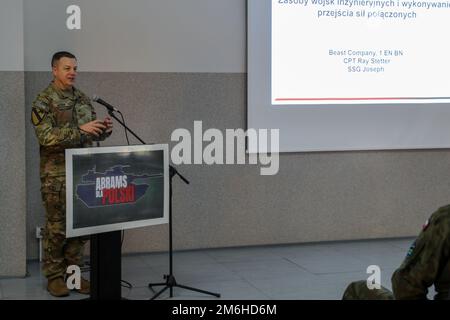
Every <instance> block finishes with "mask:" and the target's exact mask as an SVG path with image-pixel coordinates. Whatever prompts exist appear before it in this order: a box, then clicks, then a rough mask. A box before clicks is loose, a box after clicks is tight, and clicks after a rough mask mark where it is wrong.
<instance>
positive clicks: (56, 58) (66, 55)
mask: <svg viewBox="0 0 450 320" xmlns="http://www.w3.org/2000/svg"><path fill="white" fill-rule="evenodd" d="M61 58H71V59H75V60H76V59H77V57H75V55H74V54H72V53H70V52H67V51H59V52H57V53H55V54H54V55H53V57H52V68H53V67H54V66H56V63H57V62H58V61H59V60H60V59H61Z"/></svg>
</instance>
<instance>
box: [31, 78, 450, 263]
mask: <svg viewBox="0 0 450 320" xmlns="http://www.w3.org/2000/svg"><path fill="white" fill-rule="evenodd" d="M49 80H50V75H49V73H43V72H27V73H26V87H27V94H26V101H27V103H26V105H27V111H26V112H27V114H28V113H29V112H30V104H31V101H32V100H33V98H34V97H35V95H36V94H37V93H38V91H39V90H41V89H43V88H44V87H45V86H46V85H47V83H48V81H49ZM78 86H79V87H80V88H81V89H82V90H84V91H85V92H86V93H88V94H89V95H92V94H94V93H96V94H98V95H100V96H101V97H102V98H104V99H105V100H106V101H109V102H110V103H112V104H114V105H116V106H118V107H119V108H120V109H121V110H122V111H123V113H124V114H125V116H126V120H127V123H128V124H129V125H130V126H131V127H133V128H135V131H136V132H137V133H138V134H140V135H141V136H142V138H143V139H144V140H146V141H147V142H168V141H169V139H170V135H171V133H172V131H173V130H174V129H177V128H187V129H189V130H193V122H194V121H195V120H203V128H204V130H206V129H207V128H218V129H221V130H224V129H226V128H245V124H246V119H245V114H246V75H245V74H208V73H207V74H201V73H195V74H194V73H183V74H180V73H178V74H167V73H81V74H80V75H79V82H78ZM96 108H97V110H98V114H99V116H101V117H102V116H104V115H105V112H104V111H103V107H102V106H100V105H96ZM132 141H133V143H135V144H136V143H137V141H135V140H132ZM124 143H125V138H124V134H123V132H122V130H120V129H119V128H118V127H116V129H115V132H114V133H113V136H112V137H111V139H110V140H109V141H108V143H105V145H122V144H124ZM171 145H172V146H173V143H172V144H171ZM27 151H28V153H27V155H28V156H27V169H28V172H29V173H30V174H29V175H28V177H29V181H28V184H29V191H28V227H29V234H28V248H29V251H28V252H29V257H36V255H37V247H36V241H35V240H34V239H33V233H32V230H34V226H35V225H36V224H39V223H42V220H43V209H42V205H41V201H40V195H39V174H38V153H37V144H36V139H35V137H34V133H33V132H32V129H31V126H30V124H29V122H28V121H27ZM449 163H450V152H449V151H447V150H435V151H433V150H423V151H386V152H384V151H380V152H327V153H308V154H283V155H281V159H280V172H279V173H278V175H276V176H260V174H259V173H260V172H259V167H258V166H253V165H232V166H207V165H182V166H179V169H180V171H181V172H182V173H183V174H185V175H186V177H187V178H188V179H190V180H191V182H192V183H191V185H189V186H187V185H184V184H183V183H182V182H181V181H180V180H178V179H177V178H175V180H174V182H175V183H174V212H173V214H174V247H175V248H176V249H192V248H209V247H227V246H244V245H259V244H279V243H296V242H311V241H326V240H330V241H331V240H348V239H363V238H384V237H402V236H412V235H416V234H417V233H418V232H419V231H420V227H421V225H422V224H423V222H424V221H425V220H426V219H427V218H428V216H429V214H430V213H431V212H432V211H433V210H435V209H437V208H438V207H439V206H441V205H445V204H447V203H448V202H449V196H448V195H449V190H450V182H449V181H450V170H449ZM167 235H168V228H167V225H163V226H156V227H149V228H143V229H137V230H132V231H128V232H127V233H126V240H125V243H124V252H145V251H157V250H166V249H167V244H168V242H167Z"/></svg>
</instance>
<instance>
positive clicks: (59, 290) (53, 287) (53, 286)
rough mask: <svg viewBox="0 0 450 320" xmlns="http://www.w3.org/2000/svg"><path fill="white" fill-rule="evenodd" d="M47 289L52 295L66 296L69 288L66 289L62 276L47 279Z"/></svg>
mask: <svg viewBox="0 0 450 320" xmlns="http://www.w3.org/2000/svg"><path fill="white" fill-rule="evenodd" d="M47 290H48V292H50V294H51V295H52V296H55V297H66V296H68V295H69V292H70V291H69V289H67V286H66V283H65V282H64V279H63V277H58V278H54V279H49V280H48V284H47Z"/></svg>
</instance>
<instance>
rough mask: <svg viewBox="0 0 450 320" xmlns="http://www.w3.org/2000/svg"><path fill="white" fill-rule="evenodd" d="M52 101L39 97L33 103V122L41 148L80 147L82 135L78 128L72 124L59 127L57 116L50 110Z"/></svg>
mask: <svg viewBox="0 0 450 320" xmlns="http://www.w3.org/2000/svg"><path fill="white" fill-rule="evenodd" d="M49 104H50V101H49V100H47V99H46V98H45V97H38V98H37V99H36V100H35V101H34V102H33V108H32V110H31V122H32V124H33V126H34V130H35V133H36V136H37V138H38V140H39V144H40V145H41V146H47V147H50V146H63V147H71V146H75V145H79V144H80V142H81V139H82V135H81V133H80V130H79V128H78V127H75V126H73V125H71V124H70V123H67V124H65V125H64V126H57V124H56V119H55V115H54V113H53V112H51V110H50V105H49Z"/></svg>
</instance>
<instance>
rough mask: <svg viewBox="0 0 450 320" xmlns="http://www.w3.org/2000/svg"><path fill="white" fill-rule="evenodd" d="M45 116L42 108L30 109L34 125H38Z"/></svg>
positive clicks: (45, 113)
mask: <svg viewBox="0 0 450 320" xmlns="http://www.w3.org/2000/svg"><path fill="white" fill-rule="evenodd" d="M46 116H47V112H45V111H44V110H42V109H37V108H33V110H32V111H31V122H32V123H33V125H34V126H37V125H39V124H40V123H41V122H42V120H44V119H45V117H46Z"/></svg>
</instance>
